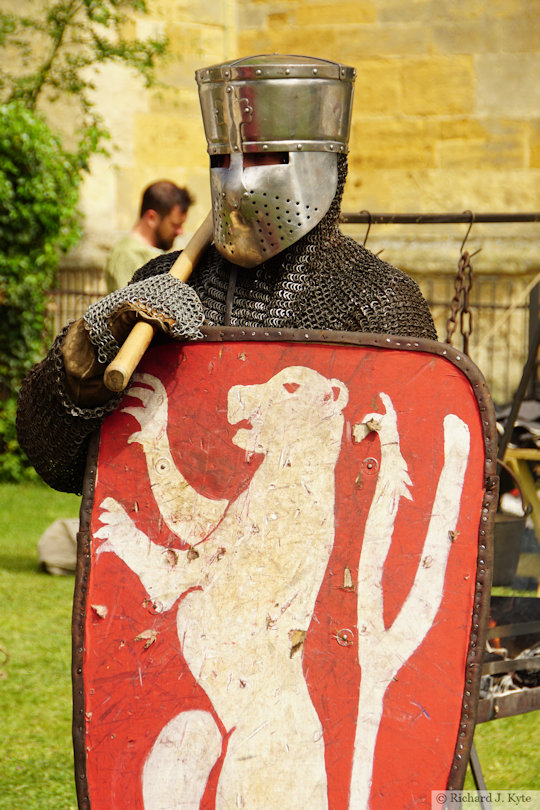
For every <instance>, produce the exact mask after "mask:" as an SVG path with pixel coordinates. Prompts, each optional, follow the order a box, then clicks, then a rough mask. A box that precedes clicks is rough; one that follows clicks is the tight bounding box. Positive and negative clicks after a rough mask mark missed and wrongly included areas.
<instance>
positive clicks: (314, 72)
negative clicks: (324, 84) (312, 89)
mask: <svg viewBox="0 0 540 810" xmlns="http://www.w3.org/2000/svg"><path fill="white" fill-rule="evenodd" d="M318 72H319V71H318V70H317V68H313V75H314V76H316V75H317V73H318Z"/></svg>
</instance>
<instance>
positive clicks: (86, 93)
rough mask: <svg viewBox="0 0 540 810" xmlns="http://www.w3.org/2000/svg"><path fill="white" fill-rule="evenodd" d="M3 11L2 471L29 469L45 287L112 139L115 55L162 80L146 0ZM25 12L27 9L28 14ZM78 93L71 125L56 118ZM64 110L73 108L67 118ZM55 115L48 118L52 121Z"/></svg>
mask: <svg viewBox="0 0 540 810" xmlns="http://www.w3.org/2000/svg"><path fill="white" fill-rule="evenodd" d="M13 5H14V7H15V4H13ZM20 8H21V9H22V11H21V12H20V13H19V12H17V13H16V12H6V11H0V49H2V51H3V52H4V56H5V58H4V59H2V63H3V64H4V65H8V66H9V67H4V68H0V121H1V123H0V403H1V406H2V411H1V414H0V478H1V479H3V480H18V479H20V478H21V477H23V476H25V474H26V464H25V461H24V459H23V458H22V455H21V452H20V450H19V448H18V445H17V441H16V437H15V412H16V400H17V393H18V389H19V386H20V382H21V380H22V378H23V377H24V376H25V374H26V373H27V371H28V370H29V368H30V367H31V366H32V365H33V364H34V363H35V362H36V361H37V360H38V359H39V357H40V356H41V355H42V353H43V349H44V339H45V334H46V319H47V293H48V291H49V290H50V289H51V288H52V287H53V286H54V283H55V280H56V274H57V269H58V260H59V256H60V254H61V253H62V252H65V251H67V250H68V249H69V248H70V247H72V246H73V245H74V244H75V243H76V241H77V240H78V239H79V237H80V235H81V223H80V215H79V212H78V210H77V203H78V194H79V187H80V183H81V181H82V179H83V177H84V174H85V172H88V170H89V160H90V157H91V155H92V154H95V153H96V152H99V151H105V142H106V140H107V138H108V137H109V134H108V132H107V129H106V127H105V126H104V124H103V121H102V119H101V117H100V115H99V111H98V110H97V109H96V106H95V103H94V101H93V97H92V91H93V89H94V85H93V80H92V79H93V75H95V73H94V71H95V69H96V68H99V66H101V65H105V64H107V63H111V62H117V63H120V64H123V65H125V66H127V67H129V68H132V69H133V70H134V71H136V72H137V74H139V75H140V76H141V77H142V79H143V81H144V82H145V84H146V85H147V86H150V85H151V84H153V83H154V82H155V68H156V65H157V60H158V59H159V58H160V57H161V56H163V55H164V53H165V51H166V42H165V41H164V40H162V39H146V40H140V39H137V38H135V37H129V36H128V32H129V28H130V23H131V22H132V20H131V18H132V17H133V15H134V14H136V13H139V14H145V13H147V8H146V5H145V2H144V0H45V2H43V0H21V4H20ZM25 12H26V13H25ZM66 99H67V100H69V99H71V102H70V109H71V110H72V115H71V116H70V121H69V126H68V128H67V130H66V129H64V130H63V132H62V133H59V132H56V131H55V130H54V129H53V127H52V126H51V124H50V120H52V118H53V115H54V110H55V105H57V103H58V102H59V101H62V103H65V101H66ZM64 118H65V116H64ZM48 119H49V120H48Z"/></svg>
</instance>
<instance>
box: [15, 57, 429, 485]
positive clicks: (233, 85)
mask: <svg viewBox="0 0 540 810" xmlns="http://www.w3.org/2000/svg"><path fill="white" fill-rule="evenodd" d="M354 79H355V71H354V69H353V68H350V67H347V66H345V65H341V64H337V63H334V62H330V61H326V60H323V59H316V58H310V57H300V56H282V55H275V54H274V55H263V56H254V57H248V58H243V59H239V60H237V61H232V62H226V63H223V64H219V65H214V66H212V67H209V68H204V69H201V70H198V71H197V72H196V80H197V84H198V88H199V96H200V102H201V109H202V116H203V122H204V127H205V134H206V139H207V142H208V153H209V155H210V185H211V197H212V213H213V243H212V244H211V245H210V246H209V247H208V248H207V249H206V251H205V252H204V253H203V255H202V257H201V258H200V260H199V261H198V263H197V265H196V267H195V269H194V271H193V273H192V275H191V276H190V278H189V280H188V281H187V282H182V281H179V280H178V279H176V278H174V277H173V276H172V275H171V274H170V273H169V272H168V271H169V270H170V268H171V266H172V265H173V264H174V262H175V260H176V258H177V256H178V253H177V252H172V253H167V254H164V255H161V256H158V257H157V258H155V259H152V260H151V261H149V262H148V263H147V264H145V265H144V266H143V267H141V268H140V269H138V270H137V271H136V272H135V274H134V276H133V278H132V280H131V282H130V284H128V286H127V287H124V288H123V289H121V290H117V291H115V292H113V293H111V294H110V295H108V296H106V297H105V298H103V299H102V300H101V301H99V302H98V303H96V304H94V305H92V306H91V307H90V308H89V310H87V312H86V313H85V315H84V316H83V318H81V319H80V320H78V321H75V322H74V323H71V324H68V325H67V326H66V327H65V328H64V329H63V330H62V332H61V333H60V335H58V337H57V338H56V340H55V342H54V344H53V346H52V348H51V350H50V351H49V353H48V354H47V356H46V357H45V359H44V360H43V361H42V362H41V363H39V364H38V365H36V366H35V367H34V368H33V369H32V370H31V371H30V373H29V375H28V377H27V378H26V380H25V381H24V383H23V385H22V388H21V393H20V399H19V410H18V417H17V429H18V437H19V442H20V444H21V447H22V448H23V449H24V450H25V452H26V453H27V455H28V457H29V459H30V460H31V462H32V464H33V465H34V466H35V468H36V470H37V472H38V473H39V474H40V475H41V477H42V478H43V479H44V480H45V481H46V482H47V483H48V484H49V485H50V486H52V487H54V488H56V489H59V490H64V491H67V492H77V493H79V492H81V489H82V481H83V475H84V469H85V460H86V454H87V447H88V442H89V439H90V435H91V434H92V432H93V431H94V430H96V428H98V427H99V425H100V424H101V422H102V420H103V418H104V417H105V416H106V415H107V414H108V413H110V412H111V411H113V410H114V409H115V408H116V407H117V405H118V403H119V401H120V399H121V395H119V394H113V393H112V392H111V391H109V390H108V389H107V388H106V387H105V385H104V382H103V374H104V371H105V369H106V367H107V365H108V363H109V362H110V361H111V360H112V359H113V358H114V356H115V354H116V352H117V351H118V348H119V346H120V345H121V344H122V342H123V341H124V340H125V338H126V337H127V334H128V333H129V331H130V329H131V327H132V326H133V323H134V322H135V321H136V320H137V319H143V320H148V321H150V322H151V323H153V324H155V325H157V326H158V327H159V329H160V331H161V334H163V335H165V336H168V337H165V338H164V339H168V338H170V337H172V338H176V339H181V340H186V339H197V337H199V336H200V334H201V333H200V327H201V326H202V325H203V324H204V325H208V326H219V325H226V326H242V327H250V328H257V327H262V328H266V329H268V328H271V329H287V328H301V329H315V330H336V331H346V332H349V331H353V332H368V333H384V334H392V335H403V336H410V337H418V338H431V339H435V340H436V337H437V336H436V332H435V328H434V325H433V321H432V318H431V315H430V313H429V309H428V307H427V304H426V302H425V301H424V299H423V297H422V295H421V293H420V291H419V288H418V286H417V285H416V283H415V282H414V281H413V280H412V279H411V278H410V277H409V276H407V275H406V274H405V273H404V272H402V271H400V270H398V269H396V268H395V267H392V266H391V265H389V264H387V263H386V262H384V261H382V260H381V259H380V258H378V257H377V256H375V255H373V254H372V253H371V252H370V251H369V250H367V249H366V248H365V247H363V246H361V245H360V244H358V243H357V242H356V241H355V240H354V239H352V238H351V237H348V236H345V235H344V234H342V233H341V231H340V229H339V218H340V209H341V199H342V194H343V188H344V184H345V180H346V176H347V152H348V138H349V131H350V121H351V111H352V98H353V85H354ZM162 339H163V338H162Z"/></svg>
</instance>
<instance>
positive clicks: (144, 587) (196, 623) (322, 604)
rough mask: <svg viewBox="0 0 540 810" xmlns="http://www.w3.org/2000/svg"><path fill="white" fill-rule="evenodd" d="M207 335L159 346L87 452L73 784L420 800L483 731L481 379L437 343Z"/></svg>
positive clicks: (455, 783) (138, 809) (100, 796)
mask: <svg viewBox="0 0 540 810" xmlns="http://www.w3.org/2000/svg"><path fill="white" fill-rule="evenodd" d="M207 331H208V336H207V339H206V340H205V341H204V342H201V343H196V344H189V345H167V346H165V347H160V348H159V349H153V350H152V351H151V352H149V353H148V355H147V356H146V357H145V359H144V361H143V362H142V363H141V365H140V367H139V370H138V373H137V375H136V377H135V378H134V380H133V381H132V385H131V388H130V389H129V390H128V392H127V394H126V397H125V399H124V400H123V402H122V405H121V406H120V408H119V409H118V411H116V412H115V413H114V414H112V415H111V416H110V417H109V418H108V419H107V420H106V422H105V424H104V426H103V428H102V431H101V437H100V442H99V456H98V458H97V472H96V464H95V461H96V459H95V458H91V459H90V462H89V472H88V474H87V482H86V484H87V488H86V494H85V502H84V505H83V512H82V514H83V518H82V532H81V542H80V552H79V568H78V578H77V586H76V601H75V612H74V639H75V641H74V644H75V654H74V668H75V678H74V690H75V691H74V695H75V719H74V736H75V747H76V771H77V783H78V795H79V804H80V806H81V807H89V806H91V807H92V808H93V810H105V809H106V810H110V808H129V809H130V810H143V808H144V810H165V809H166V808H204V810H214V808H216V809H219V810H221V808H242V807H243V808H247V810H277V808H281V807H283V808H291V810H293V809H294V810H298V808H306V810H307V808H309V810H313V809H314V808H315V810H319V809H320V810H327V809H328V808H331V809H332V810H341V808H343V810H345V808H351V810H352V808H354V809H355V810H361V809H363V808H372V809H373V810H377V809H378V808H385V810H389V809H390V808H392V810H395V808H413V807H419V806H425V807H429V806H430V802H431V791H432V790H435V789H439V790H440V789H445V788H448V787H454V788H455V787H459V786H460V785H461V783H462V780H463V777H464V772H465V767H466V762H467V757H468V750H469V747H470V744H471V740H472V730H473V727H474V714H475V702H476V698H477V693H478V679H479V673H480V669H479V667H480V658H481V650H482V643H483V621H484V615H485V602H486V600H487V598H488V597H489V571H490V532H491V522H492V517H493V509H494V504H495V501H496V497H495V496H496V483H495V482H496V479H495V477H494V476H493V472H494V464H495V458H496V455H495V450H494V447H495V440H494V429H493V426H494V420H493V415H492V409H491V404H490V400H489V395H488V394H487V392H486V389H485V386H484V384H483V382H482V379H481V377H480V375H479V374H478V372H477V371H476V369H475V368H474V366H472V364H470V363H469V361H468V360H467V358H464V357H461V356H460V355H459V354H458V353H457V352H455V351H453V350H452V349H450V348H449V347H446V346H443V345H442V344H437V343H433V342H427V341H426V342H422V341H413V340H409V341H408V340H403V339H395V338H386V337H382V336H365V335H364V336H361V335H360V336H354V335H343V334H337V333H309V334H305V333H303V332H302V333H301V332H298V331H295V332H289V333H284V332H279V333H275V334H272V335H268V333H265V332H262V331H257V330H254V331H249V332H247V331H242V330H234V329H222V330H219V331H218V330H207ZM268 338H270V339H268ZM486 451H487V452H486Z"/></svg>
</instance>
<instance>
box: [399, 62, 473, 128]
mask: <svg viewBox="0 0 540 810" xmlns="http://www.w3.org/2000/svg"><path fill="white" fill-rule="evenodd" d="M401 77H402V89H403V109H402V112H404V113H405V114H406V115H465V114H467V113H469V112H470V111H471V109H472V107H473V104H474V87H475V73H474V61H473V58H472V57H471V56H453V57H444V56H434V57H427V56H426V57H423V58H418V59H414V58H411V59H403V60H402V63H401Z"/></svg>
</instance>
